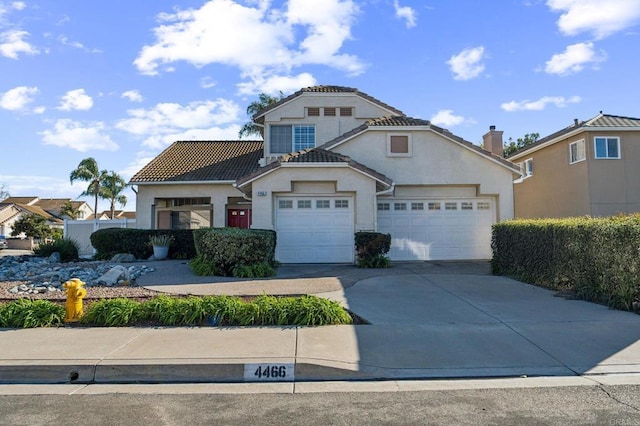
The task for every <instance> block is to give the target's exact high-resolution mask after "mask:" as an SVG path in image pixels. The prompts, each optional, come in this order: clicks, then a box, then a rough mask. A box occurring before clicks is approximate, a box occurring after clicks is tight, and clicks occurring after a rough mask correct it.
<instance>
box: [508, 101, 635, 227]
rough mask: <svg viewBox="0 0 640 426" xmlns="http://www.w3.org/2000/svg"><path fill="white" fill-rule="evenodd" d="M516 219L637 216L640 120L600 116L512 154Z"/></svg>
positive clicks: (578, 123)
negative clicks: (517, 175)
mask: <svg viewBox="0 0 640 426" xmlns="http://www.w3.org/2000/svg"><path fill="white" fill-rule="evenodd" d="M509 160H511V161H513V162H514V163H518V164H520V165H521V167H522V171H523V177H522V178H521V179H518V180H516V182H515V184H514V198H515V216H516V217H518V218H543V217H567V216H584V215H589V216H610V215H615V214H618V213H632V212H638V211H640V168H638V166H637V165H638V162H639V161H640V118H631V117H621V116H616V115H609V114H603V113H602V111H601V112H600V114H598V115H597V116H595V117H594V118H592V119H590V120H587V121H579V120H577V119H576V120H574V123H573V124H572V125H570V126H569V127H566V128H564V129H562V130H560V131H558V132H555V133H553V134H551V135H549V136H547V137H544V138H542V139H540V140H539V141H537V142H536V143H535V144H532V145H530V146H528V147H526V148H525V149H523V150H520V151H519V152H516V153H515V154H513V155H512V156H510V157H509Z"/></svg>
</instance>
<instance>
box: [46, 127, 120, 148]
mask: <svg viewBox="0 0 640 426" xmlns="http://www.w3.org/2000/svg"><path fill="white" fill-rule="evenodd" d="M39 134H40V135H41V136H42V141H43V142H44V143H45V144H46V145H55V146H59V147H63V148H71V149H75V150H77V151H80V152H86V151H90V150H103V151H116V150H117V149H118V145H117V144H116V143H115V142H114V141H113V140H112V139H111V137H110V136H109V135H108V134H107V133H105V125H104V123H102V122H99V121H96V122H88V123H82V122H78V121H73V120H69V119H60V120H57V121H56V122H55V124H54V126H53V129H50V130H45V131H44V132H40V133H39Z"/></svg>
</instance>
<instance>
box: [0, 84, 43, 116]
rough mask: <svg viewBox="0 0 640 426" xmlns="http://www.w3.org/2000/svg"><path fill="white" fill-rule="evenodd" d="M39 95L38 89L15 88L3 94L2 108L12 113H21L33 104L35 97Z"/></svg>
mask: <svg viewBox="0 0 640 426" xmlns="http://www.w3.org/2000/svg"><path fill="white" fill-rule="evenodd" d="M37 93H38V88H37V87H27V86H18V87H14V88H13V89H11V90H7V91H6V92H5V93H3V94H2V97H0V107H2V108H4V109H8V110H10V111H21V110H23V109H24V108H25V107H26V106H27V105H28V104H30V103H31V102H33V99H34V96H35V95H36V94H37Z"/></svg>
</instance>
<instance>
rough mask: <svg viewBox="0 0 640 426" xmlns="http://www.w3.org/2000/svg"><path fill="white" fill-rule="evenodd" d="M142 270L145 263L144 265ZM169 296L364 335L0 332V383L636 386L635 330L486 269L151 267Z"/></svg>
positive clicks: (252, 330) (629, 318) (151, 284)
mask: <svg viewBox="0 0 640 426" xmlns="http://www.w3.org/2000/svg"><path fill="white" fill-rule="evenodd" d="M149 263H151V262H149ZM150 266H153V267H154V268H155V269H156V271H155V272H154V273H150V274H147V275H145V276H142V277H140V278H138V284H140V285H143V286H145V287H147V288H150V289H154V290H158V291H163V292H167V293H172V294H195V295H205V294H232V295H256V294H263V293H267V294H316V295H318V296H321V297H326V298H329V299H332V300H336V301H339V302H340V303H342V304H343V305H344V306H345V307H346V308H348V309H349V310H351V311H352V312H354V313H355V314H357V315H359V316H360V317H362V318H364V319H366V320H367V321H368V322H369V324H366V325H348V326H347V325H343V326H324V327H125V328H83V327H78V326H66V327H60V328H50V329H42V328H40V329H27V330H15V329H5V330H2V331H0V348H1V349H0V383H45V384H48V383H67V384H83V383H98V384H110V383H167V384H169V383H242V382H267V383H268V382H271V383H273V382H296V383H300V382H313V381H325V382H327V383H331V382H334V381H345V380H347V381H354V380H355V381H362V380H367V381H368V380H388V381H395V380H410V379H435V378H437V379H445V378H446V379H469V378H505V377H519V378H523V377H528V378H532V377H536V376H555V377H567V378H569V377H574V378H581V379H584V378H589V377H602V375H637V374H638V373H640V343H638V341H639V340H640V316H639V315H637V314H634V313H630V312H622V311H615V310H610V309H608V308H606V307H604V306H601V305H597V304H593V303H588V302H584V301H578V300H567V299H565V298H562V297H556V294H555V293H554V292H552V291H549V290H545V289H541V288H538V287H535V286H531V285H527V284H523V283H521V282H518V281H515V280H512V279H509V278H506V277H495V276H492V275H490V273H489V265H488V262H414V263H395V264H394V266H393V267H392V268H389V269H383V270H368V269H358V268H355V267H353V266H351V265H283V266H281V267H280V268H278V274H277V276H276V277H274V278H270V279H260V280H243V279H235V278H223V277H197V276H195V275H193V274H192V273H191V272H190V270H189V267H188V265H187V263H186V261H179V260H169V261H161V262H153V264H152V265H150Z"/></svg>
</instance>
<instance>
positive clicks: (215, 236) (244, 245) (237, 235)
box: [193, 228, 276, 276]
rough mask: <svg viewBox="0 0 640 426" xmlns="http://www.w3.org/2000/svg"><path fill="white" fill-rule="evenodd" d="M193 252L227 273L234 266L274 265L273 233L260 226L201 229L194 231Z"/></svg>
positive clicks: (217, 271)
mask: <svg viewBox="0 0 640 426" xmlns="http://www.w3.org/2000/svg"><path fill="white" fill-rule="evenodd" d="M193 238H194V244H195V247H196V252H197V254H198V256H199V257H201V258H202V260H203V261H208V262H212V263H213V264H214V265H215V272H216V274H217V275H222V276H230V275H232V274H233V270H234V268H235V267H236V266H237V265H255V264H259V263H267V264H269V265H274V264H275V247H276V237H275V232H274V231H270V230H263V229H238V228H201V229H196V230H195V231H194V233H193Z"/></svg>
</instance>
